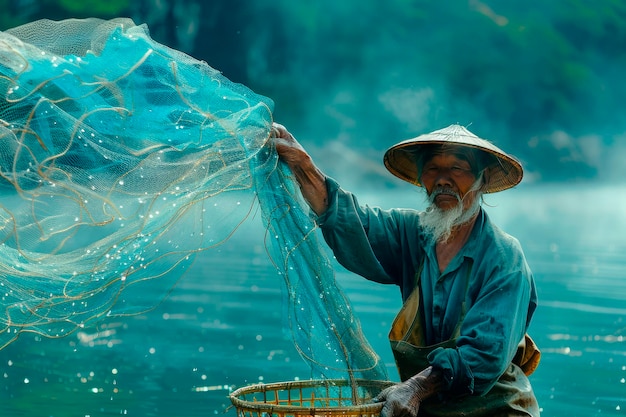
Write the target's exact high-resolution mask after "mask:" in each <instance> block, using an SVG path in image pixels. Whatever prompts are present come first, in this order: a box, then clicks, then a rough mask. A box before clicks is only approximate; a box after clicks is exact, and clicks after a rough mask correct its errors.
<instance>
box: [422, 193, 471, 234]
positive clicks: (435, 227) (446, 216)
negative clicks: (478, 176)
mask: <svg viewBox="0 0 626 417" xmlns="http://www.w3.org/2000/svg"><path fill="white" fill-rule="evenodd" d="M473 189H474V187H472V189H471V190H470V191H468V193H467V194H465V195H468V194H469V193H470V192H472V191H473ZM442 193H443V194H449V195H453V196H455V197H456V199H457V201H458V204H456V205H455V206H454V207H452V208H450V209H448V210H442V209H440V208H439V207H437V205H436V204H435V197H437V196H438V195H439V194H442ZM480 197H481V196H480V194H479V193H477V194H476V196H475V198H474V202H473V203H472V205H471V206H470V207H468V208H467V209H464V208H463V200H462V199H461V197H460V196H459V194H458V193H456V192H454V191H452V190H450V189H440V190H435V191H433V192H432V193H431V195H429V196H428V202H429V203H430V204H429V206H428V207H427V208H426V210H425V211H424V212H422V213H420V224H421V226H422V227H423V229H424V232H425V233H426V235H427V236H428V237H430V238H431V239H433V242H442V243H443V242H446V241H447V240H448V239H449V238H450V236H451V234H452V230H453V229H454V228H455V227H457V226H460V225H462V224H464V223H466V222H468V221H469V220H471V219H472V218H473V217H474V215H476V213H478V209H479V208H480V200H481V198H480Z"/></svg>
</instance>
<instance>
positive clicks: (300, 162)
mask: <svg viewBox="0 0 626 417" xmlns="http://www.w3.org/2000/svg"><path fill="white" fill-rule="evenodd" d="M272 136H273V137H274V143H275V145H276V151H277V152H278V155H279V156H280V158H281V159H282V160H283V161H285V162H286V163H287V165H289V168H290V169H291V171H292V172H293V173H294V175H295V176H296V180H297V181H298V184H299V185H300V190H301V191H302V195H303V197H304V199H305V200H306V201H307V202H308V204H309V206H311V209H313V211H314V212H315V214H317V215H318V216H319V215H321V214H323V213H324V212H325V211H326V209H327V208H328V192H327V191H326V176H325V175H324V174H323V173H322V171H320V170H319V169H318V168H317V167H316V166H315V164H314V163H313V159H311V156H310V155H309V154H308V153H307V152H306V151H305V150H304V148H303V147H302V145H300V143H298V141H297V140H296V138H294V137H293V135H292V134H291V133H289V131H288V130H287V129H286V128H285V126H283V125H281V124H278V123H274V125H273V126H272Z"/></svg>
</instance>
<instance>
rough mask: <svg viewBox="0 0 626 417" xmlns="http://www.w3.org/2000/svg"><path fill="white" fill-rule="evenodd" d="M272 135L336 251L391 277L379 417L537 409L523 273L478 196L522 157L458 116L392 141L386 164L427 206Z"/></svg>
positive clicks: (505, 178) (360, 269) (494, 415)
mask: <svg viewBox="0 0 626 417" xmlns="http://www.w3.org/2000/svg"><path fill="white" fill-rule="evenodd" d="M272 135H273V137H274V143H275V145H276V149H277V152H278V154H279V155H280V157H281V159H282V160H283V161H285V162H286V163H287V164H288V166H289V167H290V168H291V170H292V172H293V173H294V175H295V177H296V179H297V181H298V183H299V185H300V188H301V190H302V194H303V196H304V198H305V199H306V201H307V202H308V204H309V205H310V207H311V209H312V210H313V211H314V212H315V214H316V218H317V223H318V224H319V226H320V227H321V229H322V232H323V235H324V238H325V240H326V242H327V243H328V245H329V246H330V247H331V248H332V250H333V252H334V254H335V256H336V258H337V260H338V261H339V262H340V263H341V264H342V265H344V266H345V267H346V268H347V269H349V270H350V271H352V272H354V273H357V274H359V275H362V276H363V277H365V278H367V279H369V280H372V281H376V282H380V283H383V284H396V285H398V286H399V287H400V290H401V293H402V300H403V306H402V308H401V310H400V312H399V313H398V315H397V317H396V318H395V320H394V322H393V324H392V327H391V330H390V332H389V340H390V343H391V348H392V351H393V354H394V358H395V361H396V365H397V368H398V372H399V375H400V379H401V381H402V382H400V383H397V384H395V385H393V386H391V387H389V388H387V389H386V390H384V391H383V392H382V393H380V394H379V395H378V396H377V398H375V401H378V402H384V405H383V409H382V412H381V415H382V417H405V416H409V417H415V416H420V417H422V416H490V417H498V416H531V417H537V416H539V407H538V405H537V401H536V398H535V395H534V393H533V390H532V387H531V385H530V383H529V380H528V377H527V375H530V373H532V372H533V371H534V369H535V368H536V366H537V364H538V363H539V358H540V353H539V350H538V349H537V348H536V346H535V344H534V342H533V341H532V339H531V338H530V337H529V336H528V334H527V330H528V327H529V324H530V321H531V318H532V315H533V313H534V311H535V308H536V306H537V294H536V290H535V283H534V280H533V276H532V272H531V270H530V268H529V266H528V264H527V262H526V259H525V257H524V254H523V251H522V248H521V246H520V244H519V242H518V240H517V239H515V238H514V237H512V236H510V235H508V234H506V233H505V232H504V231H502V230H501V229H500V228H498V227H497V226H496V225H495V224H493V223H492V222H491V220H490V219H489V217H488V216H487V213H486V212H485V210H484V209H483V207H482V205H481V203H482V196H483V194H485V193H494V192H498V191H502V190H506V189H508V188H511V187H514V186H515V185H517V184H518V183H519V182H520V181H521V180H522V175H523V170H522V166H521V164H520V163H519V161H518V160H517V159H515V158H514V157H512V156H510V155H508V154H506V153H505V152H503V151H502V150H500V149H499V148H498V147H496V146H495V145H493V144H492V143H491V142H489V141H487V140H485V139H481V138H479V137H477V136H476V135H474V134H473V133H471V132H470V131H469V130H467V129H466V128H464V127H462V126H459V125H452V126H449V127H447V128H444V129H440V130H437V131H434V132H432V133H429V134H424V135H421V136H418V137H416V138H413V139H409V140H406V141H403V142H400V143H398V144H396V145H394V146H392V147H391V148H390V149H389V150H387V152H386V153H385V155H384V164H385V166H386V167H387V169H388V170H389V171H390V172H391V173H392V174H393V175H395V176H397V177H399V178H401V179H402V180H405V181H408V182H410V183H412V184H415V185H417V186H420V187H423V189H424V190H425V191H426V195H427V198H428V204H429V205H428V207H427V208H426V210H425V211H422V212H420V211H417V210H409V209H391V210H382V209H380V208H372V207H369V206H364V205H360V204H359V202H358V201H357V199H356V197H355V196H354V195H353V194H351V193H349V192H348V191H345V190H343V189H342V188H340V186H339V185H338V184H337V182H335V181H334V180H333V179H331V178H329V177H327V176H326V175H324V174H323V173H322V172H321V171H320V170H319V169H318V168H317V167H316V165H315V164H314V162H313V160H312V158H311V157H310V155H309V154H308V153H307V152H306V151H305V149H304V148H303V147H302V146H301V145H300V144H299V143H298V142H297V141H296V139H295V138H294V137H293V135H291V134H290V133H289V131H288V130H287V129H286V128H285V127H284V126H282V125H280V124H276V123H275V124H274V125H273V129H272Z"/></svg>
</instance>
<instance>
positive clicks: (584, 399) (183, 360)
mask: <svg viewBox="0 0 626 417" xmlns="http://www.w3.org/2000/svg"><path fill="white" fill-rule="evenodd" d="M581 190H584V191H581ZM625 191H626V190H625V189H624V188H623V187H605V188H595V187H593V186H588V185H585V186H580V187H576V188H574V187H571V188H567V189H565V190H563V188H562V187H557V186H554V187H549V186H544V187H539V186H535V187H522V188H520V189H518V190H515V191H510V192H508V193H502V196H499V195H495V196H489V198H488V199H487V202H488V204H489V205H490V206H493V207H487V210H488V212H489V213H490V215H491V217H492V219H493V220H494V221H495V222H496V223H498V224H499V225H501V226H502V227H503V228H504V229H505V230H507V231H508V232H510V233H511V234H513V235H515V236H517V237H518V238H519V239H520V241H521V242H522V245H523V246H524V249H525V251H526V256H527V258H528V261H529V263H530V265H531V268H532V269H533V271H534V273H535V278H536V281H537V286H538V291H539V297H540V307H539V309H538V310H537V313H536V315H535V318H534V321H533V324H532V327H531V331H530V333H531V334H532V336H533V338H534V339H535V341H536V342H537V344H538V345H539V346H540V348H541V350H542V353H543V357H542V362H541V365H540V366H539V368H538V369H537V371H536V372H535V373H534V374H533V375H532V376H531V382H532V384H533V386H534V389H535V392H536V394H537V397H538V399H539V403H540V406H541V407H542V409H543V415H544V416H550V417H565V416H567V417H572V416H573V417H576V416H581V417H582V416H585V417H590V416H622V415H626V303H625V301H624V300H625V299H626V277H625V275H626V274H625V272H626V258H625V256H624V253H626V238H625V237H624V232H626V212H625V210H624V207H625V206H626V192H625ZM370 198H371V200H373V201H372V202H373V203H374V204H380V205H383V206H385V205H388V206H393V205H396V204H398V202H399V201H401V203H400V204H399V205H402V204H404V203H407V204H410V203H409V201H410V199H412V198H413V196H410V195H409V196H408V197H406V196H405V197H403V198H404V199H405V200H406V201H402V200H401V199H400V196H399V195H398V194H389V195H376V196H371V197H370ZM415 198H416V199H417V197H415ZM362 200H363V201H365V200H366V198H363V199H362ZM371 200H370V201H371ZM249 223H251V225H249V226H246V225H245V224H244V226H243V228H244V230H240V231H238V232H237V233H236V234H235V235H234V237H233V238H232V239H231V240H230V241H229V242H227V243H226V244H225V245H223V246H222V247H221V248H219V249H218V250H214V251H212V252H207V253H204V254H202V255H201V256H199V257H198V258H197V260H196V262H195V264H194V266H193V267H192V269H191V270H190V271H189V272H188V274H187V275H185V276H184V277H183V278H182V279H181V281H180V283H179V285H178V286H177V287H176V288H175V289H174V290H173V292H172V293H171V295H170V297H168V298H167V299H166V300H165V301H164V302H163V303H161V304H160V305H159V306H158V307H157V308H155V309H154V310H153V311H151V312H149V313H146V314H142V315H139V316H134V317H128V318H125V319H123V320H109V321H104V322H103V323H102V324H101V325H100V328H99V329H86V330H85V331H84V332H82V333H79V334H75V335H70V336H68V337H66V338H62V339H41V338H39V337H37V336H34V335H28V334H26V335H23V336H22V337H20V339H19V340H17V341H16V342H14V343H13V344H11V345H9V346H8V347H6V348H5V349H3V350H1V351H0V416H9V417H14V416H15V417H17V416H28V417H52V416H54V417H66V416H77V417H86V416H89V417H99V416H120V415H122V416H136V417H143V416H146V417H147V416H163V417H178V416H180V417H196V416H210V415H227V416H231V417H234V416H235V412H234V409H233V408H229V407H230V402H229V400H228V397H227V396H228V393H229V389H232V388H235V387H241V386H244V385H247V384H251V383H256V382H259V381H262V382H268V383H269V382H278V381H287V380H293V379H296V378H300V379H308V378H309V369H308V366H307V365H306V364H305V363H304V362H303V361H302V359H301V358H300V357H299V356H298V354H297V352H295V349H294V348H293V345H292V342H291V340H290V338H289V337H288V336H287V335H286V333H285V331H284V327H285V322H284V321H283V318H282V317H281V316H282V313H283V308H282V302H283V292H282V290H283V287H282V285H283V284H282V282H281V281H280V280H281V278H280V277H279V276H278V275H277V273H276V271H275V270H274V269H273V267H272V266H271V265H270V264H269V262H268V261H267V257H266V255H265V252H264V248H263V246H262V245H263V244H262V241H263V240H262V236H261V235H260V233H259V230H258V226H257V225H256V224H255V223H254V220H252V221H251V222H249ZM256 236H258V239H257V238H256ZM208 275H210V276H211V278H210V279H209V278H208ZM337 279H338V281H339V282H340V284H341V286H342V287H343V288H344V290H345V292H346V293H347V294H348V296H349V298H350V300H351V302H352V306H353V307H354V310H355V312H356V314H357V315H358V318H359V320H360V321H361V324H362V326H363V331H364V333H365V334H366V336H367V338H368V340H369V341H370V343H371V344H372V346H373V347H374V348H375V349H376V350H377V351H378V352H379V354H380V355H381V357H382V358H383V360H384V361H385V363H386V364H387V367H388V371H389V375H390V378H391V379H394V380H397V376H396V373H395V370H394V366H393V358H392V356H391V352H390V351H389V347H388V342H387V340H386V334H387V330H388V327H389V325H390V323H391V320H392V319H393V317H394V315H395V314H396V312H397V310H398V308H399V306H400V300H399V293H398V290H397V289H396V288H392V287H387V286H382V285H378V284H374V283H370V282H367V281H365V280H363V279H361V278H359V277H356V276H354V275H351V274H349V273H346V272H345V271H344V270H342V269H341V268H337ZM151 296H155V297H156V294H154V295H152V294H150V293H148V292H147V293H146V294H145V297H151Z"/></svg>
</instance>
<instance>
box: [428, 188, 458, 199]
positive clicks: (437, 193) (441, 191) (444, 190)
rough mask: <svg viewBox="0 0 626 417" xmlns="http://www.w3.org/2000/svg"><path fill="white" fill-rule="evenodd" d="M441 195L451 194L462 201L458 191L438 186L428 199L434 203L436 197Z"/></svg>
mask: <svg viewBox="0 0 626 417" xmlns="http://www.w3.org/2000/svg"><path fill="white" fill-rule="evenodd" d="M440 195H451V196H453V197H456V199H457V200H459V202H460V201H461V196H460V195H459V193H457V192H456V191H454V190H453V189H451V188H447V187H444V188H436V189H435V190H433V192H432V193H430V195H429V196H428V200H429V202H430V203H433V202H434V201H435V198H437V196H440Z"/></svg>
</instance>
